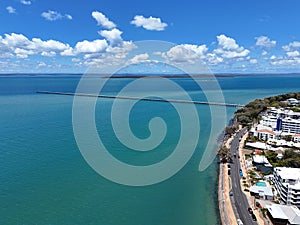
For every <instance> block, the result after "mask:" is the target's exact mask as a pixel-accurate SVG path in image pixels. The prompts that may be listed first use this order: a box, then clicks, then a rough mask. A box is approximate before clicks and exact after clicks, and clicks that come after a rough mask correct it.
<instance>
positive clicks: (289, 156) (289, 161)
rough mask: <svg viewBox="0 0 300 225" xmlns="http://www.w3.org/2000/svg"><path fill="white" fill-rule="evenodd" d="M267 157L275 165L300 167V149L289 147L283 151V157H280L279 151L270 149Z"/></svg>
mask: <svg viewBox="0 0 300 225" xmlns="http://www.w3.org/2000/svg"><path fill="white" fill-rule="evenodd" d="M266 157H267V159H268V160H269V162H270V163H271V164H272V166H274V167H278V166H282V167H294V168H300V151H299V150H295V149H287V150H285V151H284V153H283V158H282V159H278V158H277V153H276V152H273V151H268V152H267V153H266Z"/></svg>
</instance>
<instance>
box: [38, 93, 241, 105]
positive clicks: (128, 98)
mask: <svg viewBox="0 0 300 225" xmlns="http://www.w3.org/2000/svg"><path fill="white" fill-rule="evenodd" d="M36 93H38V94H49V95H70V96H83V97H94V98H110V99H126V100H142V101H152V102H174V103H184V104H195V105H217V106H228V107H236V108H241V107H244V105H240V104H234V103H221V102H203V101H189V100H180V99H157V98H148V97H146V98H139V97H132V96H119V95H118V96H114V95H97V94H87V93H72V92H56V91H37V92H36Z"/></svg>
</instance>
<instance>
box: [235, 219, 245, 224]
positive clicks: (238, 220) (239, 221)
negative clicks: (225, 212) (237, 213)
mask: <svg viewBox="0 0 300 225" xmlns="http://www.w3.org/2000/svg"><path fill="white" fill-rule="evenodd" d="M236 222H237V224H238V225H244V224H243V222H242V221H241V220H240V219H237V221H236Z"/></svg>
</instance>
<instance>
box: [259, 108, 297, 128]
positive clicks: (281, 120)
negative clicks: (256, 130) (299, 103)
mask: <svg viewBox="0 0 300 225" xmlns="http://www.w3.org/2000/svg"><path fill="white" fill-rule="evenodd" d="M260 124H261V125H264V126H267V127H270V128H272V130H273V131H277V132H283V133H287V134H300V113H299V112H294V111H292V110H289V109H276V108H274V107H272V108H270V109H269V110H268V111H267V113H266V114H265V115H263V116H262V120H261V121H260Z"/></svg>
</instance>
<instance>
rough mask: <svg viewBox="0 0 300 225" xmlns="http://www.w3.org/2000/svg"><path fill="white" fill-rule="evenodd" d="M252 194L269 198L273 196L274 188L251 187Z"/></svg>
mask: <svg viewBox="0 0 300 225" xmlns="http://www.w3.org/2000/svg"><path fill="white" fill-rule="evenodd" d="M250 192H253V193H257V194H260V195H261V194H262V195H267V196H273V191H272V188H270V187H264V186H257V185H254V186H251V187H250Z"/></svg>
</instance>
